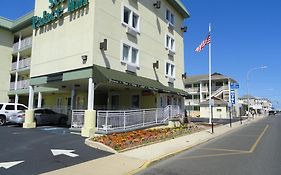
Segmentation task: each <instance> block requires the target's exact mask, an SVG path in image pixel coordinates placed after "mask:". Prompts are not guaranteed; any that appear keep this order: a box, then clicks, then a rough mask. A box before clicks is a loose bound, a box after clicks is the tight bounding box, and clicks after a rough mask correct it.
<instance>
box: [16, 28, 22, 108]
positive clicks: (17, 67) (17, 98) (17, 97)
mask: <svg viewBox="0 0 281 175" xmlns="http://www.w3.org/2000/svg"><path fill="white" fill-rule="evenodd" d="M18 44H19V45H18V53H17V66H16V77H15V91H17V90H18V78H19V73H18V70H19V61H20V52H19V50H20V47H21V33H20V35H19V42H18ZM15 103H16V104H17V103H19V95H18V94H17V92H16V95H15Z"/></svg>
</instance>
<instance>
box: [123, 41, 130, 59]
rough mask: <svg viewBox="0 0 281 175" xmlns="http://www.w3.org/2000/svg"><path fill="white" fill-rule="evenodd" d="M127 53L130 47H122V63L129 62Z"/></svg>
mask: <svg viewBox="0 0 281 175" xmlns="http://www.w3.org/2000/svg"><path fill="white" fill-rule="evenodd" d="M129 52H130V46H127V45H126V44H124V45H123V59H122V60H123V61H125V62H127V61H128V60H129Z"/></svg>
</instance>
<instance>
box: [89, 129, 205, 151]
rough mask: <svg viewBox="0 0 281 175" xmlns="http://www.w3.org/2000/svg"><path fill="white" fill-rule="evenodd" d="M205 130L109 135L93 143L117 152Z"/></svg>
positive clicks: (161, 130)
mask: <svg viewBox="0 0 281 175" xmlns="http://www.w3.org/2000/svg"><path fill="white" fill-rule="evenodd" d="M204 129H206V127H205V126H202V125H195V124H191V125H188V126H181V127H177V128H159V129H146V130H136V131H130V132H124V133H114V134H108V135H103V136H97V137H94V138H93V141H95V142H100V143H102V144H104V145H107V146H109V147H111V148H113V149H114V150H116V151H124V150H128V149H132V148H136V147H139V146H144V145H147V144H151V143H154V142H159V141H164V140H167V139H173V138H175V137H179V136H183V135H187V134H191V133H194V132H199V131H201V130H204Z"/></svg>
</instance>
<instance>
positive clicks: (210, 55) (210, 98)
mask: <svg viewBox="0 0 281 175" xmlns="http://www.w3.org/2000/svg"><path fill="white" fill-rule="evenodd" d="M209 35H211V23H209ZM210 37H211V36H210ZM211 44H212V42H210V43H209V111H210V113H209V124H212V103H211V100H212V54H211V53H212V52H211V51H212V50H211V48H212V47H211Z"/></svg>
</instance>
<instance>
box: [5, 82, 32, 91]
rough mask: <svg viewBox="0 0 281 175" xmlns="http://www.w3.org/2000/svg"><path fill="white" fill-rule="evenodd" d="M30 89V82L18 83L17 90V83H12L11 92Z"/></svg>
mask: <svg viewBox="0 0 281 175" xmlns="http://www.w3.org/2000/svg"><path fill="white" fill-rule="evenodd" d="M28 87H29V80H21V81H18V82H17V88H16V82H11V83H10V90H16V89H17V90H21V89H28Z"/></svg>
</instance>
